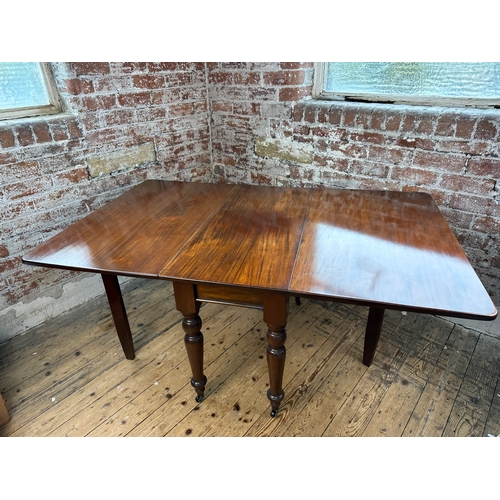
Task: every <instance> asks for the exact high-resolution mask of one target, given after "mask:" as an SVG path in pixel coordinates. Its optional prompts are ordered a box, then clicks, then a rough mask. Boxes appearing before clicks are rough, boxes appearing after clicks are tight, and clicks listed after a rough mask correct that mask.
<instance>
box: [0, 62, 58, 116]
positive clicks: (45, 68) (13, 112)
mask: <svg viewBox="0 0 500 500" xmlns="http://www.w3.org/2000/svg"><path fill="white" fill-rule="evenodd" d="M38 64H39V65H40V69H41V70H42V76H43V82H44V84H45V88H46V90H47V94H48V96H49V102H50V104H47V105H43V106H26V107H23V108H10V109H5V110H0V121H4V120H12V119H16V118H29V117H36V116H45V115H53V114H57V113H61V112H62V107H63V106H62V101H61V98H60V96H59V92H58V90H57V87H56V82H55V79H54V75H53V73H52V68H51V66H50V63H46V62H40V63H38Z"/></svg>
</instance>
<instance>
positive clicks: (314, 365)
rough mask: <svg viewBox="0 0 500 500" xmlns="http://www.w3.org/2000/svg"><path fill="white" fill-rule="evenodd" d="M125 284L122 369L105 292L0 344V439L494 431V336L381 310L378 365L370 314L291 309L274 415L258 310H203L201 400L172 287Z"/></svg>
mask: <svg viewBox="0 0 500 500" xmlns="http://www.w3.org/2000/svg"><path fill="white" fill-rule="evenodd" d="M123 288H124V300H125V304H126V306H127V310H128V312H129V319H130V324H131V327H132V330H133V335H134V341H135V346H136V358H135V360H133V361H129V360H126V359H125V358H124V356H123V352H122V350H121V347H120V344H119V341H118V338H117V336H116V333H115V330H114V326H113V323H112V319H111V315H110V312H109V309H108V306H107V303H106V300H105V298H104V297H101V298H99V299H96V300H94V301H91V302H89V303H87V304H85V305H83V306H81V307H79V308H77V309H75V310H73V311H72V312H70V313H67V314H65V315H62V316H60V317H58V318H56V319H53V320H50V321H47V322H46V323H45V324H43V325H42V326H40V327H38V328H35V329H33V330H31V331H29V332H27V333H26V334H24V335H22V336H19V337H16V338H13V339H10V340H9V341H7V342H5V343H3V344H2V345H0V390H1V393H2V396H3V398H4V399H5V401H6V406H7V409H8V411H9V414H10V417H11V421H10V423H8V424H7V426H5V427H4V428H3V429H0V436H191V437H192V436H487V435H489V434H491V435H494V436H497V435H499V434H500V382H499V374H500V340H499V339H498V338H495V337H493V336H490V335H485V334H482V333H479V332H476V331H474V330H472V329H468V328H465V327H462V326H459V325H456V324H454V323H452V322H451V321H448V320H445V319H440V318H437V317H434V316H429V315H417V314H411V313H408V314H403V313H401V312H395V311H387V313H386V318H385V321H384V327H383V330H382V335H381V339H380V343H379V347H378V350H377V353H376V356H375V360H374V362H373V365H372V366H371V367H370V368H367V367H366V366H364V365H363V364H362V363H361V357H362V347H363V335H364V326H365V322H366V317H367V309H366V308H363V307H355V306H350V305H343V304H335V303H328V302H321V301H310V300H305V299H302V304H301V305H299V306H298V305H296V304H295V303H294V301H291V303H290V319H289V323H288V325H287V343H286V346H287V358H286V366H285V375H284V390H285V399H284V401H283V403H282V405H281V408H280V411H279V413H278V415H277V417H276V418H274V419H272V418H270V416H269V413H270V406H269V403H268V400H267V397H266V391H267V385H268V379H267V366H266V359H265V348H266V340H265V333H266V326H265V324H264V323H263V322H262V313H261V312H260V311H258V310H254V309H246V308H240V307H223V306H219V305H215V304H205V305H203V306H202V308H201V313H200V315H201V317H202V320H203V333H204V336H205V367H206V368H205V374H206V376H207V377H208V385H207V389H206V396H205V399H204V401H203V402H201V403H199V404H198V403H196V402H195V400H194V396H195V393H194V390H193V389H192V387H191V385H190V383H189V381H190V369H189V364H188V362H187V357H186V354H185V350H184V344H183V335H184V334H183V331H182V327H181V316H180V313H179V312H178V311H176V309H175V304H174V298H173V292H172V286H171V284H170V283H168V282H162V281H151V280H139V279H135V280H130V281H128V282H127V283H126V284H125V286H124V287H123Z"/></svg>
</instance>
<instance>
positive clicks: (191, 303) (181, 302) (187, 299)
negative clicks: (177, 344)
mask: <svg viewBox="0 0 500 500" xmlns="http://www.w3.org/2000/svg"><path fill="white" fill-rule="evenodd" d="M174 294H175V304H176V307H177V310H178V311H180V312H181V313H182V315H183V316H184V319H183V320H182V328H183V330H184V332H185V336H184V345H185V346H186V352H187V355H188V359H189V364H190V366H191V372H192V374H193V377H192V378H191V385H192V386H193V387H194V390H195V391H196V401H198V402H199V401H201V400H202V399H203V396H204V394H205V385H206V384H207V377H205V375H204V374H203V334H202V333H201V325H202V322H201V318H200V316H199V315H198V312H199V311H200V303H199V302H197V301H196V295H195V287H194V285H191V284H189V283H182V282H174Z"/></svg>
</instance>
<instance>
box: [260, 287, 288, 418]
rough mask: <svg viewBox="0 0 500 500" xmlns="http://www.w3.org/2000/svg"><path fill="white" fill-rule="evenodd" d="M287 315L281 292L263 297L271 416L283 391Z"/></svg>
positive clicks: (281, 398) (286, 307) (276, 409)
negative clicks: (266, 328) (266, 327)
mask: <svg viewBox="0 0 500 500" xmlns="http://www.w3.org/2000/svg"><path fill="white" fill-rule="evenodd" d="M287 316H288V297H287V296H286V295H282V294H269V295H267V296H266V297H265V298H264V321H265V322H266V323H267V326H268V330H267V350H266V357H267V368H268V371H269V390H268V391H267V397H268V398H269V401H270V402H271V417H275V416H276V414H277V413H278V409H279V406H280V404H281V401H283V398H284V397H285V393H284V391H283V371H284V368H285V359H286V348H285V341H286V330H285V326H286V321H287Z"/></svg>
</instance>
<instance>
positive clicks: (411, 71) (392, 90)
mask: <svg viewBox="0 0 500 500" xmlns="http://www.w3.org/2000/svg"><path fill="white" fill-rule="evenodd" d="M325 77H326V78H325V82H326V85H325V90H326V91H327V92H335V93H339V94H379V95H386V96H401V97H402V96H417V97H442V98H482V99H498V98H500V63H410V62H399V63H372V62H369V63H328V64H327V68H326V74H325Z"/></svg>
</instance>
